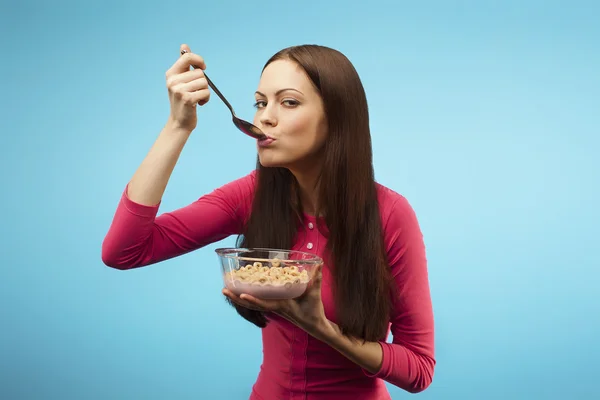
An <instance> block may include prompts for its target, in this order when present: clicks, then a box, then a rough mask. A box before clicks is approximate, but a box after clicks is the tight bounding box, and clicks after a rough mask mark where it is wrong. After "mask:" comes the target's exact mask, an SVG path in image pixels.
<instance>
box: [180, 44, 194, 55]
mask: <svg viewBox="0 0 600 400" xmlns="http://www.w3.org/2000/svg"><path fill="white" fill-rule="evenodd" d="M179 52H180V53H181V52H187V53H191V52H192V49H190V46H188V45H187V44H185V43H182V44H181V46H179Z"/></svg>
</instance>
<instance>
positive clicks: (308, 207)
mask: <svg viewBox="0 0 600 400" xmlns="http://www.w3.org/2000/svg"><path fill="white" fill-rule="evenodd" d="M291 172H292V174H293V175H294V176H295V177H296V181H297V182H298V190H299V198H300V201H301V202H302V210H303V211H304V212H305V213H306V214H309V215H315V214H316V213H317V208H318V207H319V172H320V168H318V166H317V165H315V166H314V167H313V168H309V169H302V170H291Z"/></svg>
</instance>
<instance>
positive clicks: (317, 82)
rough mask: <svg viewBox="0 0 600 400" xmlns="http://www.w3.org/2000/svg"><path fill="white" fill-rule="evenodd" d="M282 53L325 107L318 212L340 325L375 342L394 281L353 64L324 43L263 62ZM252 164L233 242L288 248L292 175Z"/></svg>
mask: <svg viewBox="0 0 600 400" xmlns="http://www.w3.org/2000/svg"><path fill="white" fill-rule="evenodd" d="M279 59H286V60H291V61H293V62H295V63H297V64H298V65H299V66H300V67H302V68H303V69H304V71H305V72H306V74H307V75H308V77H309V79H310V80H311V81H312V83H313V84H314V86H315V88H316V89H317V91H318V92H319V94H320V96H321V97H322V100H323V104H324V108H325V115H326V118H327V123H328V136H327V139H326V142H325V145H324V149H323V157H324V159H323V168H322V171H321V175H320V179H319V196H318V202H319V204H318V210H317V214H316V215H324V220H325V223H326V225H327V230H328V232H327V233H326V234H327V235H328V243H327V248H326V254H327V256H326V257H325V258H326V259H325V261H326V265H327V266H328V267H329V268H330V270H331V274H332V277H333V295H334V300H335V310H336V317H337V324H338V326H339V327H340V329H341V330H342V332H343V333H344V334H348V335H351V336H354V337H357V338H362V339H363V340H368V341H376V340H380V339H381V338H382V335H384V334H385V332H386V329H387V323H388V321H389V313H390V308H391V297H390V290H391V289H392V286H391V277H390V272H389V266H388V264H387V260H386V253H385V249H384V243H383V234H382V223H381V217H380V214H379V204H378V198H377V187H376V183H375V178H374V172H373V162H372V150H371V133H370V129H369V113H368V106H367V98H366V95H365V91H364V88H363V86H362V83H361V81H360V78H359V76H358V73H357V72H356V70H355V69H354V67H353V65H352V64H351V62H350V61H349V60H348V59H347V58H346V57H345V56H344V55H343V54H342V53H340V52H339V51H336V50H333V49H330V48H328V47H324V46H317V45H303V46H294V47H289V48H286V49H283V50H281V51H280V52H278V53H277V54H275V55H274V56H273V57H271V59H269V60H268V61H267V63H266V64H265V66H264V68H266V67H267V66H268V65H269V64H270V63H271V62H273V61H275V60H279ZM264 68H263V71H264ZM256 169H257V186H256V190H255V195H254V199H253V203H252V212H251V215H250V217H249V219H248V221H247V223H246V225H245V229H244V232H243V235H241V236H240V237H239V239H238V245H239V246H240V247H272V248H282V249H289V248H291V246H292V245H293V242H294V239H295V237H296V234H297V229H298V226H299V225H298V224H299V218H301V215H302V205H301V203H300V201H299V198H298V191H297V190H296V189H297V186H296V185H297V182H296V180H295V177H294V176H293V175H292V173H291V172H289V171H288V170H287V169H285V168H265V167H263V166H261V165H260V162H258V161H257V165H256ZM265 221H268V222H267V223H265ZM234 307H235V308H236V310H237V312H238V313H239V314H240V315H241V316H243V317H244V318H245V319H247V320H248V321H250V322H252V323H254V324H255V325H257V326H259V327H265V326H266V324H267V322H268V320H267V319H266V318H265V316H264V315H263V313H262V312H259V311H255V310H249V309H247V308H244V307H241V306H237V305H235V304H234Z"/></svg>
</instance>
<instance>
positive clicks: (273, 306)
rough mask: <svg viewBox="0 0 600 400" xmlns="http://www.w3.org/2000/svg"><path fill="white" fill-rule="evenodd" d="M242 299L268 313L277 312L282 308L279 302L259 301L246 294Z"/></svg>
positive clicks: (243, 294)
mask: <svg viewBox="0 0 600 400" xmlns="http://www.w3.org/2000/svg"><path fill="white" fill-rule="evenodd" d="M240 298H241V299H242V300H244V301H246V302H248V303H250V304H252V305H253V306H254V307H260V308H262V309H265V310H268V311H277V310H279V309H280V308H281V303H280V302H278V301H273V300H270V301H269V300H262V299H257V298H256V297H254V296H251V295H249V294H246V293H242V294H241V295H240Z"/></svg>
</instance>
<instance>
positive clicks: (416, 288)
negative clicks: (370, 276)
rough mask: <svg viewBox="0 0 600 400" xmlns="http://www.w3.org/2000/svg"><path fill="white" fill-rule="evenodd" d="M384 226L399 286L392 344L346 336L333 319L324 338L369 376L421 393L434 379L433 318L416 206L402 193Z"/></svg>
mask: <svg viewBox="0 0 600 400" xmlns="http://www.w3.org/2000/svg"><path fill="white" fill-rule="evenodd" d="M385 230H386V245H387V249H388V258H389V260H390V264H391V269H392V274H393V277H394V281H395V283H396V285H397V289H398V292H397V293H398V296H397V298H396V299H395V305H394V311H393V314H392V316H391V331H392V335H393V341H392V343H387V342H385V341H380V342H366V343H363V341H362V340H357V339H355V338H350V337H347V336H344V335H343V334H342V333H341V332H340V330H339V328H338V327H337V326H336V325H335V324H333V323H331V322H329V324H328V325H329V326H328V327H327V326H325V327H324V329H323V331H322V332H323V334H322V337H321V340H323V341H324V342H326V343H328V344H329V345H330V346H331V347H333V348H335V349H336V350H338V351H339V352H340V353H341V354H343V355H345V356H346V357H347V358H348V359H350V360H352V361H353V362H355V363H356V364H358V365H359V366H360V367H362V368H363V371H364V372H365V374H367V375H368V376H373V377H379V378H382V379H384V380H385V381H387V382H389V383H391V384H393V385H395V386H398V387H400V388H402V389H404V390H406V391H408V392H411V393H417V392H421V391H423V390H425V389H426V388H427V387H428V386H429V385H430V384H431V382H432V380H433V372H434V367H435V358H434V320H433V310H432V302H431V296H430V289H429V279H428V272H427V260H426V256H425V245H424V242H423V236H422V234H421V230H420V228H419V224H418V222H417V218H416V216H415V213H414V211H413V209H412V208H411V207H410V205H409V203H408V202H407V201H406V199H404V198H403V197H401V198H399V199H398V200H396V203H395V205H394V206H393V208H392V211H391V215H390V218H389V220H388V222H387V224H386V227H385Z"/></svg>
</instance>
